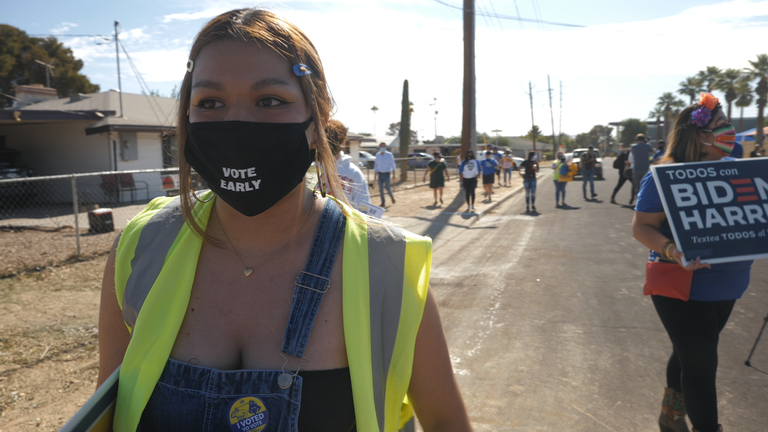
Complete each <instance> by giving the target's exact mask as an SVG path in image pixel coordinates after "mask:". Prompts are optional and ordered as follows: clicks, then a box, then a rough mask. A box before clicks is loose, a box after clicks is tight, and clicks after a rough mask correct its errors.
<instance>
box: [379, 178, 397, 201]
mask: <svg viewBox="0 0 768 432" xmlns="http://www.w3.org/2000/svg"><path fill="white" fill-rule="evenodd" d="M377 175H378V178H379V193H380V194H381V206H382V207H384V204H385V201H384V188H387V192H388V193H389V197H390V198H392V202H395V196H394V195H392V179H391V177H390V175H391V173H388V172H380V173H378V174H377Z"/></svg>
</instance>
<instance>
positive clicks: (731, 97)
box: [715, 69, 742, 123]
mask: <svg viewBox="0 0 768 432" xmlns="http://www.w3.org/2000/svg"><path fill="white" fill-rule="evenodd" d="M741 77H742V73H741V71H740V70H738V69H726V70H724V71H722V72H721V73H720V75H719V76H718V78H717V81H715V88H716V89H717V90H720V91H722V92H725V101H726V102H727V103H728V123H731V107H732V106H733V101H735V100H736V97H737V96H738V94H737V93H736V86H737V85H738V84H739V80H740V79H741Z"/></svg>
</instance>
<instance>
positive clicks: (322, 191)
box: [315, 150, 325, 198]
mask: <svg viewBox="0 0 768 432" xmlns="http://www.w3.org/2000/svg"><path fill="white" fill-rule="evenodd" d="M319 153H320V150H315V170H316V171H317V186H319V187H320V195H322V196H323V198H325V179H324V178H323V177H324V176H325V172H323V171H324V170H320V160H319V159H318V157H317V155H318V154H319Z"/></svg>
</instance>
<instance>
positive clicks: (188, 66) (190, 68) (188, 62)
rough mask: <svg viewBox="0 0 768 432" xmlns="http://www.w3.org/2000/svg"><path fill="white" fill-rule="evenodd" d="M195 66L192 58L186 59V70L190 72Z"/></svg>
mask: <svg viewBox="0 0 768 432" xmlns="http://www.w3.org/2000/svg"><path fill="white" fill-rule="evenodd" d="M194 67H195V62H194V60H192V59H189V60H187V72H192V69H193V68H194Z"/></svg>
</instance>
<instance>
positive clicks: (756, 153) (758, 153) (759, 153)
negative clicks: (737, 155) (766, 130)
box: [749, 144, 765, 158]
mask: <svg viewBox="0 0 768 432" xmlns="http://www.w3.org/2000/svg"><path fill="white" fill-rule="evenodd" d="M749 157H750V158H758V157H765V149H764V148H763V146H761V145H760V144H755V149H754V150H752V151H751V152H749Z"/></svg>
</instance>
